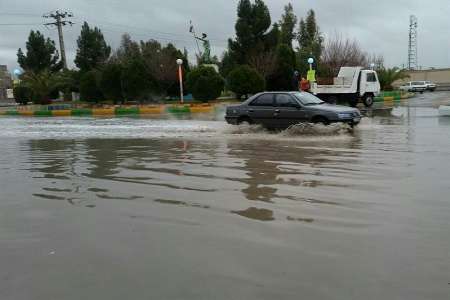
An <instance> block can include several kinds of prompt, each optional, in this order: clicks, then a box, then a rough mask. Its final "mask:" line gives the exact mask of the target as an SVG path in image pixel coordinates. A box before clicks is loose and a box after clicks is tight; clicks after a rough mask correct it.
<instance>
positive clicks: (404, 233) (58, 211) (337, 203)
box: [0, 93, 450, 300]
mask: <svg viewBox="0 0 450 300" xmlns="http://www.w3.org/2000/svg"><path fill="white" fill-rule="evenodd" d="M448 102H450V95H449V94H445V93H435V94H425V96H423V97H418V98H416V99H413V100H411V101H409V102H406V103H405V104H402V105H399V106H396V107H389V106H388V107H386V106H383V107H378V108H376V109H373V110H371V111H368V112H366V115H367V116H368V117H366V118H364V120H363V122H362V124H361V125H360V126H359V127H358V128H357V129H355V130H354V131H348V130H347V129H346V128H342V127H338V126H337V127H332V128H328V129H324V128H311V127H306V128H305V127H299V128H294V129H291V130H290V131H287V132H281V133H268V132H265V131H264V130H262V129H260V128H258V127H231V126H228V125H226V124H225V123H224V122H223V121H221V120H220V117H215V116H204V118H203V119H202V120H188V119H187V120H177V119H175V118H174V119H171V120H155V119H132V118H116V119H94V118H11V117H2V118H0V128H1V131H0V141H1V146H0V150H1V155H0V299H5V300H10V299H11V300H12V299H14V300H17V299H24V300H25V299H38V300H41V299H42V300H44V299H45V300H47V299H343V300H344V299H449V297H450V200H449V199H450V197H449V195H450V180H449V177H450V118H448V119H446V118H439V117H438V112H437V109H436V107H437V106H438V105H439V104H440V103H448Z"/></svg>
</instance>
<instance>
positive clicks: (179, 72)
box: [177, 58, 184, 104]
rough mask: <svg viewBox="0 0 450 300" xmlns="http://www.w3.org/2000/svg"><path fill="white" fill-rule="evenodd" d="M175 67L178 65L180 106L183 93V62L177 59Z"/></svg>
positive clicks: (182, 101) (182, 100)
mask: <svg viewBox="0 0 450 300" xmlns="http://www.w3.org/2000/svg"><path fill="white" fill-rule="evenodd" d="M177 65H178V80H179V81H180V102H181V104H183V103H184V96H183V94H184V92H183V68H182V66H183V60H182V59H180V58H179V59H177Z"/></svg>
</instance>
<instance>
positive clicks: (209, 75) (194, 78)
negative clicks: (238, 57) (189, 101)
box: [186, 66, 225, 102]
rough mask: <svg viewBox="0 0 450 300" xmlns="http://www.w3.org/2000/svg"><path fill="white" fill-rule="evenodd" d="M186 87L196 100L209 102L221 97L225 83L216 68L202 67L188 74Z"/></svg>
mask: <svg viewBox="0 0 450 300" xmlns="http://www.w3.org/2000/svg"><path fill="white" fill-rule="evenodd" d="M186 85H187V88H188V89H189V90H190V91H191V92H192V95H193V96H194V98H195V99H196V100H200V101H202V102H207V101H208V100H214V99H217V98H218V97H219V96H220V94H221V93H222V91H223V88H224V85H225V81H224V80H223V78H222V76H220V74H219V73H217V72H216V70H214V68H212V67H206V66H200V67H198V68H196V69H194V70H192V71H191V72H190V73H189V74H188V76H187V79H186Z"/></svg>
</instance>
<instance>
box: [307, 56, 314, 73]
mask: <svg viewBox="0 0 450 300" xmlns="http://www.w3.org/2000/svg"><path fill="white" fill-rule="evenodd" d="M313 63H314V58H312V57H310V58H308V64H309V70H310V71H311V70H312V68H313V67H312V65H313Z"/></svg>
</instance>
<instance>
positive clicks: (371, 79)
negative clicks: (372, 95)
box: [367, 73, 377, 82]
mask: <svg viewBox="0 0 450 300" xmlns="http://www.w3.org/2000/svg"><path fill="white" fill-rule="evenodd" d="M367 82H377V78H376V77H375V73H367Z"/></svg>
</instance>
